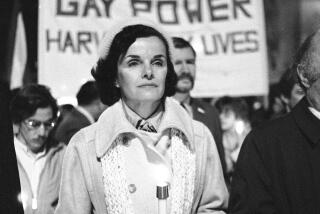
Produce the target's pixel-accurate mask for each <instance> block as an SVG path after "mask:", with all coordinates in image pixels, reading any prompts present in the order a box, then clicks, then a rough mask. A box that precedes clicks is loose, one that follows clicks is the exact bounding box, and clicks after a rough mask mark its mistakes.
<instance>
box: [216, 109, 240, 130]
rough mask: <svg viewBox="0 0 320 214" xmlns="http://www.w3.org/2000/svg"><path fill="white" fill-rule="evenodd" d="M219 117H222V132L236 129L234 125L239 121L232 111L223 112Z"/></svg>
mask: <svg viewBox="0 0 320 214" xmlns="http://www.w3.org/2000/svg"><path fill="white" fill-rule="evenodd" d="M219 116H220V121H221V129H222V131H227V130H231V129H232V128H233V127H234V124H235V122H236V119H237V118H236V114H235V113H234V111H232V110H230V109H228V110H223V111H222V112H221V113H220V115H219Z"/></svg>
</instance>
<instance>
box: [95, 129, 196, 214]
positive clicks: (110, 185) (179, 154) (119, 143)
mask: <svg viewBox="0 0 320 214" xmlns="http://www.w3.org/2000/svg"><path fill="white" fill-rule="evenodd" d="M170 138H171V147H170V148H169V152H170V156H171V167H172V172H173V178H172V182H171V184H170V187H171V188H170V190H169V195H170V197H171V211H170V213H171V214H188V213H190V212H191V209H192V201H193V193H194V180H195V154H194V152H192V150H191V148H190V146H189V144H188V143H189V142H187V141H186V137H185V136H184V134H183V133H182V132H181V131H179V130H177V129H171V130H170ZM123 149H124V145H123V136H122V137H118V138H117V139H116V140H115V141H114V143H113V144H112V146H111V147H110V149H109V150H108V151H107V153H106V154H105V155H104V156H103V157H102V159H101V162H102V175H103V183H104V193H105V202H106V206H107V210H108V213H112V214H134V211H133V206H132V200H131V198H130V195H129V190H128V183H127V179H126V175H125V174H126V173H125V166H124V154H123V151H124V150H123ZM110 172H112V173H110ZM155 209H156V208H155Z"/></svg>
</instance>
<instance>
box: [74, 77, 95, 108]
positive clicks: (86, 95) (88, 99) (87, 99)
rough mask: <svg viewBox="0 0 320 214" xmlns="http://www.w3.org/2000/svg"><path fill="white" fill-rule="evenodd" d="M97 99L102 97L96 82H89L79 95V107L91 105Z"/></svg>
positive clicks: (81, 88) (83, 86)
mask: <svg viewBox="0 0 320 214" xmlns="http://www.w3.org/2000/svg"><path fill="white" fill-rule="evenodd" d="M97 99H100V97H99V91H98V88H97V85H96V82H95V81H87V82H86V83H84V84H83V85H82V86H81V87H80V89H79V91H78V93H77V100H78V105H80V106H85V105H89V104H91V103H92V102H93V101H95V100H97Z"/></svg>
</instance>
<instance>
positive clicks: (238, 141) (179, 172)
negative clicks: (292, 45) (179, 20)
mask: <svg viewBox="0 0 320 214" xmlns="http://www.w3.org/2000/svg"><path fill="white" fill-rule="evenodd" d="M319 41H320V31H318V32H315V33H314V34H312V35H310V36H309V37H308V38H307V39H306V41H305V42H304V43H303V44H302V46H301V47H300V49H299V50H298V51H297V55H296V58H295V61H294V63H293V65H292V67H290V68H288V70H287V71H286V72H284V75H283V76H282V78H281V79H280V81H279V83H277V84H276V85H275V86H273V88H272V90H271V93H270V99H269V106H270V109H269V110H264V109H263V108H261V105H258V106H257V105H256V104H257V101H254V102H250V98H248V97H230V96H224V97H219V98H217V99H212V102H208V100H201V99H196V98H193V97H192V96H191V94H190V92H191V91H192V89H193V86H194V82H195V77H196V52H195V50H194V48H193V47H192V46H191V44H190V43H189V42H188V41H187V40H185V39H183V38H179V37H169V36H168V35H167V33H166V32H165V31H164V30H163V29H160V28H159V26H156V25H155V24H154V23H152V22H150V21H148V20H144V19H141V18H137V19H131V20H125V21H122V22H119V23H117V24H116V25H115V26H113V27H111V28H110V29H109V30H108V33H107V34H106V35H105V37H104V38H103V40H102V42H101V44H100V45H101V49H100V53H99V57H98V59H97V62H96V64H95V65H94V66H93V68H92V70H91V74H92V77H93V78H94V80H90V81H88V82H86V83H84V84H83V85H82V86H81V88H80V89H79V91H78V93H77V94H76V98H77V101H78V105H77V106H72V105H63V106H58V105H57V102H56V99H55V98H54V97H53V96H52V94H51V92H50V89H49V88H48V87H46V86H44V85H40V84H31V85H26V86H24V87H21V88H20V89H18V90H14V91H13V94H12V96H11V97H10V98H9V96H6V97H5V98H6V99H5V100H7V101H8V102H7V104H5V105H3V106H2V107H3V109H2V108H1V112H2V113H3V115H5V116H6V117H2V116H1V118H2V119H3V125H2V124H1V133H3V134H1V136H0V137H1V139H2V138H3V139H4V140H5V141H6V142H8V145H9V146H8V148H7V147H6V149H5V151H6V153H7V154H6V156H3V157H5V158H6V160H5V161H8V162H9V161H11V162H10V165H15V164H14V163H15V158H16V165H15V167H13V168H11V169H10V177H9V176H7V178H8V179H7V180H8V181H9V180H11V181H10V182H9V183H10V185H11V186H12V189H11V190H9V189H6V190H5V192H4V193H1V194H2V195H4V196H3V197H4V198H8V201H7V202H6V203H8V204H10V203H11V204H14V203H13V202H14V200H15V199H16V200H17V202H18V203H17V205H16V207H15V208H11V211H8V212H9V213H10V212H12V210H15V211H14V213H22V210H23V212H24V213H26V214H35V213H39V214H43V213H46V214H51V213H52V214H53V213H56V214H64V213H68V214H72V213H74V214H76V213H77V214H90V213H109V214H114V213H148V214H153V213H154V214H157V213H158V200H157V197H156V188H157V186H159V184H161V185H163V184H165V185H166V186H168V189H169V190H168V192H169V196H168V198H167V201H166V205H167V206H166V213H181V214H182V213H183V214H184V213H194V214H196V213H198V214H200V213H232V214H240V213H244V214H245V213H248V214H251V213H284V214H286V213H288V214H289V213H320V203H319V202H320V182H319V181H320V174H319V172H320V164H319V163H320V160H319V159H320V154H319V152H320V145H318V144H319V139H320V135H319V133H320V132H319V131H318V130H320V129H319V128H320V80H319V79H320V72H319V68H320V62H319V60H318V59H319V56H318V54H320V46H319V44H320V43H319ZM0 95H1V97H3V94H1V93H0ZM6 106H7V107H9V108H7V107H6ZM261 109H262V113H261ZM8 112H10V115H11V117H10V118H9V114H8ZM257 121H258V122H257ZM11 125H12V126H11ZM10 145H11V147H10ZM9 154H13V155H11V156H10V155H9ZM0 166H1V170H0V173H2V174H3V170H2V169H6V167H7V166H5V164H4V160H2V162H1V165H0ZM7 168H8V167H7ZM6 170H8V169H6ZM2 174H0V176H2ZM15 175H17V176H15ZM11 178H12V179H11ZM15 181H16V182H15ZM10 194H11V195H12V194H13V195H16V198H15V199H14V197H13V198H12V197H11V198H10V197H9V195H10ZM9 202H10V203H9ZM3 203H4V202H0V204H1V205H2V204H3ZM9 206H11V205H7V210H9V208H8V207H9ZM12 206H14V205H12Z"/></svg>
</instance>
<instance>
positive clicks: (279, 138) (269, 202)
mask: <svg viewBox="0 0 320 214" xmlns="http://www.w3.org/2000/svg"><path fill="white" fill-rule="evenodd" d="M308 106H309V104H308V101H307V99H306V98H304V99H302V100H301V101H300V102H299V103H298V104H297V105H296V106H295V108H294V109H293V110H292V112H291V113H289V114H288V115H286V116H284V117H282V118H279V119H276V120H274V121H270V122H268V123H267V124H265V125H263V126H262V127H259V128H256V129H254V130H253V131H252V132H251V133H250V134H249V135H248V136H247V138H246V139H245V142H244V144H243V147H242V149H241V152H240V155H239V158H238V163H237V166H236V170H235V174H234V177H233V181H232V185H231V198H230V204H229V210H230V212H229V213H232V214H240V213H246V214H251V213H259V214H263V213H268V214H273V213H281V214H289V213H290V214H294V213H297V214H298V213H299V214H305V213H308V214H313V213H314V214H319V213H320V197H319V196H320V120H319V119H318V118H317V117H315V116H314V115H313V114H312V113H311V111H310V110H309V109H308Z"/></svg>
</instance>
